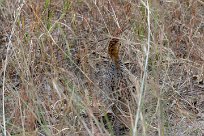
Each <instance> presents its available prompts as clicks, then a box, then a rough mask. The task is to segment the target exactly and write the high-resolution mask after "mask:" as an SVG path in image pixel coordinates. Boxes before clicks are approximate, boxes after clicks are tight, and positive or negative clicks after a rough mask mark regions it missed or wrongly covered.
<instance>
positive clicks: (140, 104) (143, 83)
mask: <svg viewBox="0 0 204 136" xmlns="http://www.w3.org/2000/svg"><path fill="white" fill-rule="evenodd" d="M141 2H142V4H143V5H144V6H145V7H146V9H147V24H148V37H147V50H146V52H145V53H146V59H145V68H144V75H143V79H142V83H141V88H140V95H139V102H138V109H137V113H136V117H135V124H134V128H133V136H137V135H138V134H137V133H138V132H137V126H138V122H139V119H140V112H141V107H142V100H143V94H144V89H145V81H146V77H147V71H148V70H147V67H148V60H149V50H150V34H151V29H150V10H149V3H148V0H147V2H146V4H145V3H144V2H143V1H142V0H141Z"/></svg>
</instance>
